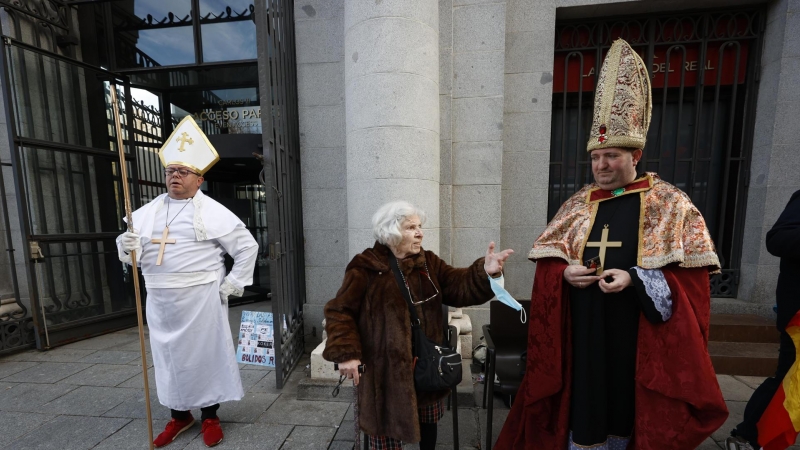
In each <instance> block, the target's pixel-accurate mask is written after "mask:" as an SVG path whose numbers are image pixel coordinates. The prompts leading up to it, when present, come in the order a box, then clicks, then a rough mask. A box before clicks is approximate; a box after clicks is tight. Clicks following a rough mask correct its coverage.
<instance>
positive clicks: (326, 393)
mask: <svg viewBox="0 0 800 450" xmlns="http://www.w3.org/2000/svg"><path fill="white" fill-rule="evenodd" d="M471 363H472V360H471V359H464V360H462V361H461V365H462V374H463V376H462V377H461V383H460V384H459V385H458V407H459V408H472V407H474V406H475V395H474V393H473V390H474V388H473V386H472V373H471V372H470V370H469V368H470V364H471ZM336 384H337V380H331V379H318V378H305V379H303V380H301V381H300V383H299V384H298V385H297V399H298V400H313V401H325V402H347V403H351V402H352V401H353V383H352V382H350V381H345V382H344V383H342V385H341V386H340V388H339V395H338V396H336V397H333V396H332V395H331V393H332V392H333V388H334V387H336Z"/></svg>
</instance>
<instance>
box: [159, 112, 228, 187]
mask: <svg viewBox="0 0 800 450" xmlns="http://www.w3.org/2000/svg"><path fill="white" fill-rule="evenodd" d="M158 156H159V158H161V164H163V165H164V167H167V166H169V165H170V164H177V165H181V166H186V167H188V168H190V169H192V170H194V171H196V172H198V173H199V174H200V175H204V174H205V173H206V172H208V169H210V168H211V167H212V166H213V165H214V164H216V163H217V161H219V154H218V153H217V151H216V150H215V149H214V146H213V145H211V142H209V141H208V138H207V137H206V135H205V133H203V130H201V129H200V127H199V126H197V123H196V122H195V121H194V119H192V116H186V117H184V118H183V120H181V121H180V123H179V124H178V126H177V127H175V131H173V132H172V134H171V135H169V139H167V140H166V141H164V145H162V146H161V150H160V151H159V152H158Z"/></svg>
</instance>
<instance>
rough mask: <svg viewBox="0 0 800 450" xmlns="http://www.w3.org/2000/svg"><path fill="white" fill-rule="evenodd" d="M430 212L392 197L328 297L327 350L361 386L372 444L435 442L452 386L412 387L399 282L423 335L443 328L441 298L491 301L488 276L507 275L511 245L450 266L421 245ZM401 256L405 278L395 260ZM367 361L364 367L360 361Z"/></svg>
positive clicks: (436, 334) (426, 445)
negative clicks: (370, 239)
mask: <svg viewBox="0 0 800 450" xmlns="http://www.w3.org/2000/svg"><path fill="white" fill-rule="evenodd" d="M424 223H425V213H424V212H423V211H421V210H420V209H418V208H417V207H415V206H414V205H411V204H410V203H408V202H404V201H395V202H391V203H387V204H385V205H383V206H382V207H380V208H379V209H378V211H377V212H376V213H375V215H374V216H373V217H372V227H373V232H374V235H375V240H376V242H375V245H374V246H373V247H372V248H368V249H366V250H364V251H363V252H362V253H360V254H358V255H356V256H355V257H354V258H353V259H352V261H350V263H349V264H348V265H347V269H346V270H345V276H344V281H343V282H342V287H341V288H339V291H338V292H337V293H336V297H335V298H334V299H333V300H331V301H329V302H328V303H327V305H325V320H326V331H327V333H328V340H327V343H326V346H325V352H324V353H323V357H324V358H325V359H326V360H328V361H333V362H336V363H338V364H339V371H340V372H341V374H342V375H346V376H347V377H348V378H352V379H353V382H354V383H355V384H356V386H357V389H358V411H359V416H360V417H359V426H360V428H361V430H362V431H363V432H364V433H365V434H366V435H367V438H368V441H369V444H370V448H372V449H401V448H402V443H404V442H405V443H409V442H419V443H420V449H421V450H428V449H434V448H435V446H436V434H437V433H436V429H437V428H436V427H437V422H438V421H439V419H440V418H441V417H442V414H443V413H444V411H443V409H444V408H443V402H442V400H443V399H444V398H445V397H446V396H447V394H448V390H443V391H434V392H418V391H416V390H415V387H414V375H413V373H414V371H413V366H414V357H413V355H412V349H411V319H410V311H409V306H408V303H407V302H406V300H405V298H404V294H403V292H402V291H401V289H407V293H408V294H410V297H411V302H412V303H413V304H414V305H415V306H414V307H415V309H416V313H417V316H418V317H419V320H420V326H421V328H422V330H423V331H424V333H425V335H426V336H427V337H428V338H429V339H431V340H433V341H436V342H441V341H442V337H443V336H444V331H443V330H442V323H443V317H442V304H445V305H449V306H455V307H462V306H470V305H478V304H481V303H485V302H487V301H489V300H490V299H491V298H492V296H493V295H494V294H493V293H492V288H491V286H490V282H489V277H492V278H495V279H498V280H497V281H499V279H500V278H502V276H503V274H502V269H503V264H504V263H505V260H506V259H507V258H508V257H509V255H510V254H511V253H513V250H504V251H502V252H499V253H495V252H494V242H491V243H489V248H488V250H487V251H486V256H485V257H482V258H478V259H477V260H476V261H475V262H474V263H472V265H470V266H469V267H466V268H463V269H458V268H454V267H451V266H450V265H448V264H447V263H445V262H444V261H442V260H441V258H439V257H438V256H436V254H434V253H433V252H430V251H426V250H423V248H422V238H423V236H424V233H423V231H422V226H423V224H424ZM393 259H394V260H396V261H397V265H398V266H399V269H400V273H401V274H402V279H403V280H404V282H405V286H402V287H401V285H400V283H399V282H398V278H396V277H395V275H394V273H393V271H392V269H391V264H392V263H393V261H392V260H393ZM360 364H364V365H365V366H366V370H365V371H364V373H363V374H359V372H358V370H357V367H358V366H359V365H360Z"/></svg>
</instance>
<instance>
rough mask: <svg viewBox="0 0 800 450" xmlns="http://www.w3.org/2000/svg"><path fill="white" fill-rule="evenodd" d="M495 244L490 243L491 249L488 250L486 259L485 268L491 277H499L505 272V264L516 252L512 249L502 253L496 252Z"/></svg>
mask: <svg viewBox="0 0 800 450" xmlns="http://www.w3.org/2000/svg"><path fill="white" fill-rule="evenodd" d="M494 247H495V245H494V242H489V248H488V249H487V250H486V258H485V259H484V263H483V268H484V270H486V273H488V274H489V275H497V274H499V273H501V272H502V271H503V264H505V262H506V260H507V259H508V257H509V256H511V254H512V253H514V250H511V249H510V248H508V249H505V250H503V251H502V252H500V253H495V252H494Z"/></svg>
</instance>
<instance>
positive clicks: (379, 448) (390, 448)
mask: <svg viewBox="0 0 800 450" xmlns="http://www.w3.org/2000/svg"><path fill="white" fill-rule="evenodd" d="M417 413H418V414H419V423H439V419H441V418H442V416H443V415H444V401H442V400H439V401H438V402H436V403H434V404H432V405H428V406H423V407H421V408H417ZM367 440H368V441H369V449H370V450H403V443H402V442H400V440H399V439H394V438H390V437H389V436H367Z"/></svg>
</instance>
